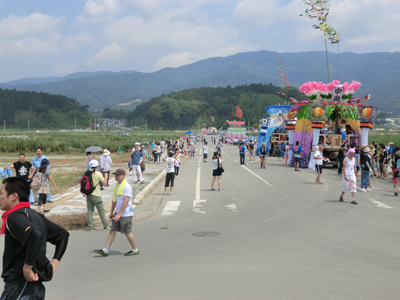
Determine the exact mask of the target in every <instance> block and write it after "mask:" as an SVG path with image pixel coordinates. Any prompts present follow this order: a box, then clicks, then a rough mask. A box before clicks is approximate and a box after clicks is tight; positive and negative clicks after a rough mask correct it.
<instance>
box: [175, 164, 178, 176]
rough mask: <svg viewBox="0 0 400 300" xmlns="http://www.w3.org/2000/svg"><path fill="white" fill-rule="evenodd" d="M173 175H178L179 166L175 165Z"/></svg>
mask: <svg viewBox="0 0 400 300" xmlns="http://www.w3.org/2000/svg"><path fill="white" fill-rule="evenodd" d="M175 175H176V176H178V175H179V167H177V166H175Z"/></svg>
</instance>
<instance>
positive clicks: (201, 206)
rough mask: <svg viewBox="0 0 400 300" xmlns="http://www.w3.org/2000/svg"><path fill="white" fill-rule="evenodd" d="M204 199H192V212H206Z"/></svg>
mask: <svg viewBox="0 0 400 300" xmlns="http://www.w3.org/2000/svg"><path fill="white" fill-rule="evenodd" d="M206 202H207V201H206V200H193V212H195V213H199V214H206V213H207V209H206Z"/></svg>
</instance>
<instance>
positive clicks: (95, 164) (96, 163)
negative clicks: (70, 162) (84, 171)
mask: <svg viewBox="0 0 400 300" xmlns="http://www.w3.org/2000/svg"><path fill="white" fill-rule="evenodd" d="M98 166H99V162H98V161H97V160H95V159H92V160H91V161H90V162H89V167H90V168H97V167H98Z"/></svg>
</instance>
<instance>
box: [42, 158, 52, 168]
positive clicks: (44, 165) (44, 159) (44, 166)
mask: <svg viewBox="0 0 400 300" xmlns="http://www.w3.org/2000/svg"><path fill="white" fill-rule="evenodd" d="M49 165H50V162H49V160H48V159H47V158H43V159H42V160H41V161H40V167H41V168H47V167H48V166H49Z"/></svg>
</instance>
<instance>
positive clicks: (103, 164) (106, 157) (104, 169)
mask: <svg viewBox="0 0 400 300" xmlns="http://www.w3.org/2000/svg"><path fill="white" fill-rule="evenodd" d="M110 154H111V153H110V151H108V150H107V149H104V151H103V155H102V156H101V157H100V172H101V174H102V175H103V176H104V179H105V180H106V181H107V185H108V181H109V179H110V168H111V164H112V159H111V157H110ZM100 190H104V189H103V185H102V184H101V183H100Z"/></svg>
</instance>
